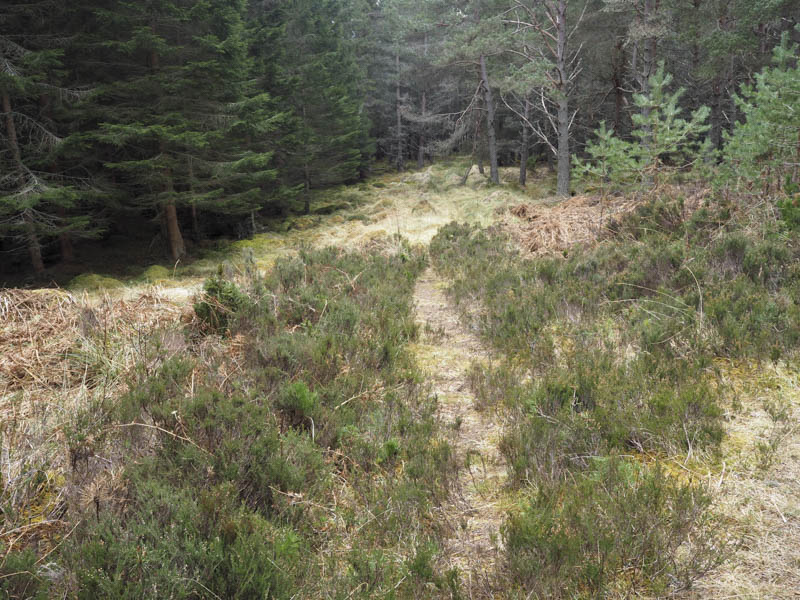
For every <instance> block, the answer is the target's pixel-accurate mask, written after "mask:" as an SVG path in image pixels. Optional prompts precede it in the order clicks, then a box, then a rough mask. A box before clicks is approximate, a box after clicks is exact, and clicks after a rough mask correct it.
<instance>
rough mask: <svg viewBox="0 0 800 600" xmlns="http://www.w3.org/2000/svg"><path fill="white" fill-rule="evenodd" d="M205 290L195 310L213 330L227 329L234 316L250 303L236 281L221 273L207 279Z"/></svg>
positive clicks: (202, 320)
mask: <svg viewBox="0 0 800 600" xmlns="http://www.w3.org/2000/svg"><path fill="white" fill-rule="evenodd" d="M203 291H204V295H203V297H202V299H201V300H200V301H199V302H196V303H195V305H194V312H195V314H196V315H197V317H198V318H199V319H200V321H201V322H202V323H203V324H204V325H205V326H206V327H207V328H209V329H210V330H211V331H225V330H226V329H227V328H228V325H229V324H230V321H231V318H232V316H233V315H235V314H236V313H237V312H238V311H241V310H242V309H244V308H245V306H247V304H248V303H249V299H248V297H247V296H246V295H245V294H244V293H242V291H241V290H240V289H239V288H238V287H237V286H236V284H235V283H233V282H232V281H226V280H225V279H223V278H222V277H221V276H219V275H218V276H214V277H211V278H210V279H208V280H206V282H205V285H204V286H203Z"/></svg>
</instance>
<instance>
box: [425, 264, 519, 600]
mask: <svg viewBox="0 0 800 600" xmlns="http://www.w3.org/2000/svg"><path fill="white" fill-rule="evenodd" d="M443 287H444V281H442V279H441V278H440V277H438V276H437V275H436V273H435V272H434V271H433V269H431V268H429V269H428V270H427V271H426V272H425V273H423V274H422V276H421V277H420V278H419V280H418V281H417V286H416V289H415V292H414V301H415V304H416V307H417V322H418V323H419V325H420V330H421V341H420V342H419V343H418V344H416V345H415V348H414V350H415V354H416V357H417V360H418V362H419V363H420V365H421V366H422V368H423V370H424V371H425V372H426V374H427V375H428V381H430V382H431V384H432V386H433V390H432V391H433V392H434V393H435V394H436V395H437V397H438V402H439V408H438V412H439V417H440V419H441V420H442V422H443V423H444V424H445V426H446V427H447V428H448V429H449V431H450V432H451V434H450V435H451V440H450V441H451V444H452V446H453V449H454V452H455V455H456V459H457V461H458V464H459V474H458V478H457V482H456V484H455V486H454V489H453V491H452V492H451V496H450V498H449V499H448V501H447V502H445V503H444V505H443V506H442V507H441V510H442V513H443V514H442V517H443V520H444V521H445V522H446V523H447V524H448V525H449V526H450V528H451V533H450V538H449V539H448V540H447V542H446V543H445V548H444V557H445V559H444V560H445V563H446V564H445V569H452V568H457V569H458V570H459V572H460V573H461V575H462V582H463V584H464V585H465V586H466V587H467V588H468V589H467V592H468V593H469V597H470V598H472V597H480V596H486V595H489V594H490V593H491V589H492V587H493V579H494V574H495V572H496V569H495V568H494V567H495V564H496V562H497V560H498V557H499V554H500V550H501V545H502V540H501V537H500V527H501V525H502V523H503V519H504V510H503V508H502V506H501V499H502V491H503V486H504V483H505V480H506V466H505V461H504V459H503V457H502V456H501V454H500V451H499V449H498V443H499V441H500V438H501V435H502V429H503V428H502V423H501V422H500V417H499V416H498V415H496V414H494V411H492V410H491V409H485V410H480V411H479V410H478V409H477V407H476V405H475V398H474V396H473V394H472V393H471V391H470V390H469V382H468V370H469V367H470V364H472V363H473V362H474V361H479V362H482V361H487V360H488V358H489V356H488V353H487V352H486V350H485V348H484V347H483V346H482V344H481V342H480V341H479V340H478V338H477V337H476V336H475V335H473V334H472V333H471V332H470V331H468V330H467V328H466V327H465V326H464V325H463V324H462V323H461V322H460V321H459V318H458V314H457V313H456V311H455V310H454V309H453V307H452V306H451V305H450V303H449V302H448V300H447V298H446V296H445V294H444V292H443Z"/></svg>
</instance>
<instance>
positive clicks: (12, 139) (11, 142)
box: [3, 91, 22, 168]
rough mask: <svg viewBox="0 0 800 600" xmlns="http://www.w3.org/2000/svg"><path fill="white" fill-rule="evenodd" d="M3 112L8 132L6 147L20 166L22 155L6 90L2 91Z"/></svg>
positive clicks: (9, 98)
mask: <svg viewBox="0 0 800 600" xmlns="http://www.w3.org/2000/svg"><path fill="white" fill-rule="evenodd" d="M3 112H4V113H5V115H6V132H8V147H9V149H10V150H11V155H12V156H13V157H14V162H15V163H17V166H18V167H20V168H21V167H22V155H21V154H20V151H19V142H18V141H17V127H16V125H14V115H12V114H11V97H10V96H9V95H8V92H6V91H3Z"/></svg>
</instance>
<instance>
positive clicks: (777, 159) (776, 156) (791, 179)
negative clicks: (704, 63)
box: [723, 33, 800, 193]
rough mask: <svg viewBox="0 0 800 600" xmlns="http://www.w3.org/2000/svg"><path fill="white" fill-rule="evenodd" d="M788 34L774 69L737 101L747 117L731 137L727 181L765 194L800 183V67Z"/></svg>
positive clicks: (728, 138) (766, 71)
mask: <svg viewBox="0 0 800 600" xmlns="http://www.w3.org/2000/svg"><path fill="white" fill-rule="evenodd" d="M798 56H800V55H798V46H797V45H796V44H790V43H789V35H788V33H784V35H783V37H782V41H781V45H780V46H778V47H777V48H775V50H774V53H773V65H774V66H772V67H770V68H766V69H764V70H763V71H762V72H760V73H758V74H757V75H756V81H755V84H754V85H750V86H746V87H745V88H744V89H743V90H742V93H741V96H739V97H738V98H737V99H736V102H737V105H738V107H739V110H740V111H741V112H742V115H743V116H744V120H743V121H742V122H739V123H737V124H736V125H735V126H734V128H733V132H732V133H731V134H730V135H727V136H726V142H727V143H726V147H725V151H724V158H725V161H724V169H723V175H724V177H725V178H726V179H727V180H728V181H730V182H733V183H734V184H737V183H739V184H745V185H747V186H748V187H752V186H753V185H754V184H758V183H760V184H761V185H760V190H759V191H762V192H763V193H770V191H771V190H773V191H774V190H777V189H780V187H781V186H782V185H786V183H787V182H788V183H790V184H798V183H800V64H799V63H798Z"/></svg>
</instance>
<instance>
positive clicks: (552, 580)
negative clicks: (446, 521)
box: [431, 201, 800, 597]
mask: <svg viewBox="0 0 800 600" xmlns="http://www.w3.org/2000/svg"><path fill="white" fill-rule="evenodd" d="M798 251H799V250H798V243H797V239H796V236H795V234H793V233H791V232H789V231H786V230H785V229H784V228H783V227H782V226H781V224H780V223H777V222H776V221H775V220H774V218H770V217H769V215H767V214H766V213H765V214H759V213H758V211H757V210H750V211H744V210H734V207H725V206H718V205H715V206H714V207H713V208H712V207H711V206H709V207H707V208H702V209H700V210H698V211H697V212H694V213H693V214H692V215H691V216H687V213H686V212H685V211H683V210H682V208H681V205H680V204H679V203H677V202H675V203H671V202H658V201H655V202H650V203H647V204H645V205H643V206H641V207H640V208H639V209H638V210H637V211H636V212H634V213H631V214H629V215H627V216H623V217H621V218H620V219H619V220H618V221H617V222H615V223H613V224H612V226H611V233H610V234H609V235H608V236H607V239H606V240H605V241H604V242H602V243H600V244H599V245H594V246H592V247H589V248H586V249H583V250H581V249H577V248H576V249H573V250H572V251H571V252H568V253H563V254H560V255H557V256H545V257H538V258H531V257H526V256H523V255H521V254H520V253H519V252H518V251H517V250H516V249H515V246H514V245H513V244H512V243H511V242H510V240H509V238H508V237H507V236H506V235H505V234H504V233H503V231H502V230H500V229H499V228H489V229H481V228H479V227H474V226H466V225H455V224H451V225H449V226H447V227H445V228H443V229H442V230H441V231H440V233H439V234H438V235H437V237H436V238H434V240H433V241H432V243H431V256H432V257H433V258H434V263H435V266H436V267H437V269H438V270H439V271H440V272H441V273H443V274H444V275H446V276H447V277H448V278H450V279H451V280H452V281H453V283H452V285H451V288H450V293H451V296H452V298H453V300H454V301H455V302H456V303H458V304H459V305H461V306H462V308H463V312H464V315H465V318H467V319H468V320H469V321H470V322H471V323H472V324H473V326H474V327H476V328H477V330H478V331H479V332H480V333H481V334H482V335H483V336H484V338H485V339H486V340H487V342H489V343H491V344H493V345H494V346H495V347H496V348H497V349H498V350H500V351H502V352H503V353H504V354H505V356H506V359H505V360H503V361H501V362H500V363H499V364H498V365H495V366H493V367H491V368H487V367H482V366H480V365H477V366H476V367H475V368H474V369H473V374H472V385H473V388H474V389H475V392H476V394H477V395H478V396H479V397H481V398H482V399H483V400H482V401H483V402H484V404H486V405H487V406H502V407H504V409H505V410H507V411H508V413H509V415H510V417H511V421H512V423H511V426H510V427H509V428H508V430H507V432H506V435H505V437H504V439H503V441H502V442H501V450H502V451H503V453H504V455H505V457H506V459H507V461H508V463H509V467H510V469H511V474H512V476H513V478H514V479H515V481H516V485H517V486H519V487H520V488H521V489H523V490H527V493H528V496H529V503H528V505H527V506H525V507H524V508H523V509H522V510H521V511H519V512H512V513H511V514H510V515H509V519H508V521H507V524H506V527H505V529H504V537H505V541H506V546H507V552H508V558H507V565H506V567H507V569H508V570H509V572H510V574H511V575H512V576H513V579H514V580H515V581H518V582H520V584H521V585H520V589H519V592H520V593H523V590H525V593H528V592H530V591H531V590H533V591H534V593H535V594H539V595H540V596H542V597H573V596H575V595H622V596H627V595H629V594H631V593H644V594H646V595H654V596H662V595H664V594H668V593H676V592H679V591H680V590H685V589H688V588H689V587H691V585H692V584H693V583H694V582H696V581H698V580H699V579H701V578H702V576H703V575H704V574H705V573H707V572H708V571H709V570H711V569H713V568H716V567H717V566H718V565H719V563H720V562H721V561H722V560H723V559H724V558H726V555H727V553H726V552H725V550H724V548H725V546H726V544H727V536H726V534H725V533H724V529H722V528H720V527H719V525H720V523H721V521H720V519H721V518H722V517H721V516H719V514H720V513H719V512H715V511H713V510H711V507H712V503H713V499H712V496H711V493H710V490H709V488H708V486H707V484H705V483H703V482H702V481H699V480H698V478H695V477H693V476H688V475H687V474H688V473H691V472H692V471H693V470H700V471H701V472H705V471H706V469H707V468H708V467H709V466H710V467H711V468H713V469H719V468H720V466H721V464H722V462H723V461H724V458H723V457H724V454H723V452H724V450H726V449H724V448H723V447H722V446H721V444H722V442H723V439H724V432H725V430H726V426H725V419H726V416H727V415H729V414H730V413H731V411H732V409H733V408H735V403H732V402H731V398H732V391H731V388H730V387H729V386H728V385H727V384H726V383H727V382H726V379H725V378H724V377H722V375H721V371H720V369H719V368H718V367H717V364H716V362H715V361H716V360H717V359H718V358H719V357H726V358H729V359H730V358H739V357H748V358H751V359H764V358H766V359H769V360H775V359H777V358H779V357H780V356H782V355H786V354H789V355H790V354H792V353H793V352H794V350H795V348H796V345H797V342H798V341H799V340H800V337H798V332H799V331H800V330H799V329H798V327H800V326H799V325H798V323H800V319H798V316H799V315H798V305H797V304H796V300H795V299H796V298H797V297H798V295H797V288H798V283H799V282H800V278H799V277H798V276H799V275H800V272H798V271H797V268H796V265H797V264H798V262H797V258H798ZM765 410H766V409H765ZM767 412H768V413H770V414H773V415H775V416H774V420H776V422H779V421H780V419H782V418H784V417H783V416H782V415H784V414H785V411H783V409H782V408H781V406H780V405H773V406H771V408H769V409H768V410H767ZM776 431H778V433H774V434H767V436H766V437H767V440H766V441H762V442H761V446H759V447H758V449H757V453H758V454H759V455H760V456H763V457H764V458H763V459H761V460H760V462H762V463H763V462H765V461H768V458H769V455H770V453H771V452H772V451H773V450H772V446H771V445H770V444H771V443H772V442H770V441H769V440H770V439H772V440H777V439H778V438H779V437H780V435H781V434H780V433H779V431H780V429H778V430H776ZM784 433H785V432H784ZM774 445H775V447H778V446H779V443H778V442H776V443H775V444H774Z"/></svg>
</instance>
